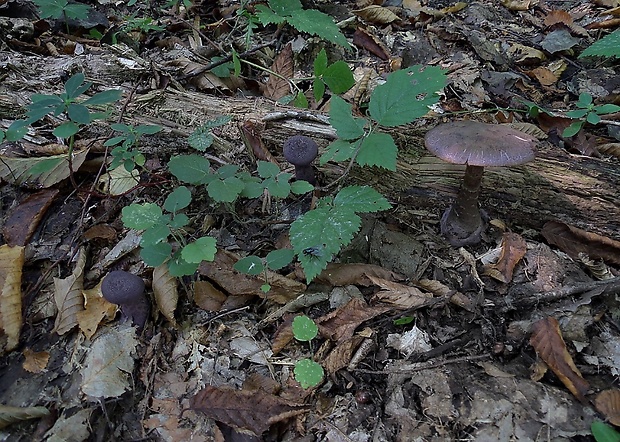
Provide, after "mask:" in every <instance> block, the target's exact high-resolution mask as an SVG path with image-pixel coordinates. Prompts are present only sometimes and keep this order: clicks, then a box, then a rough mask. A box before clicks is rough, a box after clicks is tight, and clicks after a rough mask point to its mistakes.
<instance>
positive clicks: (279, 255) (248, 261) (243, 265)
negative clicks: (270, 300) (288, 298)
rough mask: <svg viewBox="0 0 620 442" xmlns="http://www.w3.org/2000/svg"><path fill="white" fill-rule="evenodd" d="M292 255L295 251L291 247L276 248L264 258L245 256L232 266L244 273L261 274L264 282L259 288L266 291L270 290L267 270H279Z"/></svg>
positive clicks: (288, 262) (290, 260)
mask: <svg viewBox="0 0 620 442" xmlns="http://www.w3.org/2000/svg"><path fill="white" fill-rule="evenodd" d="M294 257H295V252H293V251H292V250H291V249H277V250H272V251H271V252H269V253H268V254H267V256H265V258H259V257H258V256H255V255H250V256H246V257H245V258H242V259H240V260H239V261H237V262H236V263H235V265H234V266H233V268H234V269H235V270H236V271H238V272H241V273H245V274H246V275H252V276H258V275H261V274H262V275H263V278H264V281H265V284H263V285H262V286H261V290H262V291H263V292H265V293H267V292H268V291H269V290H271V285H269V278H268V273H267V270H272V271H276V270H280V269H282V268H284V267H286V266H287V265H289V264H290V263H291V262H292V261H293V258H294Z"/></svg>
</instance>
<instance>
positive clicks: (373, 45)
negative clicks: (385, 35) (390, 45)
mask: <svg viewBox="0 0 620 442" xmlns="http://www.w3.org/2000/svg"><path fill="white" fill-rule="evenodd" d="M353 44H354V45H355V46H357V47H360V48H362V49H366V50H367V51H368V52H370V53H371V54H373V55H376V56H377V57H379V58H380V59H381V60H384V61H385V60H389V58H390V52H389V51H388V49H387V48H386V46H385V44H384V43H383V42H382V41H381V40H379V38H378V37H376V36H374V35H371V34H370V33H369V32H368V31H367V30H365V29H361V28H358V29H356V30H355V32H354V33H353Z"/></svg>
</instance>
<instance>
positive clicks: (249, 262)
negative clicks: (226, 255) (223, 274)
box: [233, 255, 265, 276]
mask: <svg viewBox="0 0 620 442" xmlns="http://www.w3.org/2000/svg"><path fill="white" fill-rule="evenodd" d="M233 269H235V270H236V271H238V272H240V273H245V274H246V275H252V276H256V275H260V274H261V273H263V271H264V270H265V266H264V265H263V261H262V260H261V259H260V258H259V257H258V256H254V255H250V256H246V257H245V258H241V259H240V260H239V261H237V262H236V263H235V265H233Z"/></svg>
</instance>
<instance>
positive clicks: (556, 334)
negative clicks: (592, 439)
mask: <svg viewBox="0 0 620 442" xmlns="http://www.w3.org/2000/svg"><path fill="white" fill-rule="evenodd" d="M530 344H531V345H532V347H534V350H536V353H537V354H538V356H540V358H541V359H542V360H543V361H545V363H546V364H547V365H548V366H549V368H550V369H551V371H553V372H554V373H555V375H556V376H557V377H558V378H559V379H560V380H561V381H562V383H563V384H564V385H565V386H566V388H568V389H569V390H570V392H571V393H573V395H574V396H575V397H576V398H577V399H579V400H580V401H582V402H584V401H585V395H586V393H587V392H588V389H589V388H590V386H589V385H588V382H587V381H586V380H585V379H584V378H583V377H582V376H581V373H580V372H579V369H578V368H577V367H576V366H575V363H574V362H573V358H572V357H571V355H570V353H568V350H567V349H566V344H565V343H564V339H563V338H562V333H561V332H560V325H559V324H558V321H557V319H555V318H552V317H551V316H548V317H546V318H544V319H541V320H540V321H537V322H536V323H534V325H533V326H532V336H531V337H530Z"/></svg>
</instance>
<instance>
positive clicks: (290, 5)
mask: <svg viewBox="0 0 620 442" xmlns="http://www.w3.org/2000/svg"><path fill="white" fill-rule="evenodd" d="M269 7H270V8H271V9H273V12H275V13H276V14H278V15H279V16H280V17H285V16H287V15H293V14H297V13H298V12H299V11H301V10H302V8H303V7H302V5H301V2H300V1H299V0H269Z"/></svg>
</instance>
